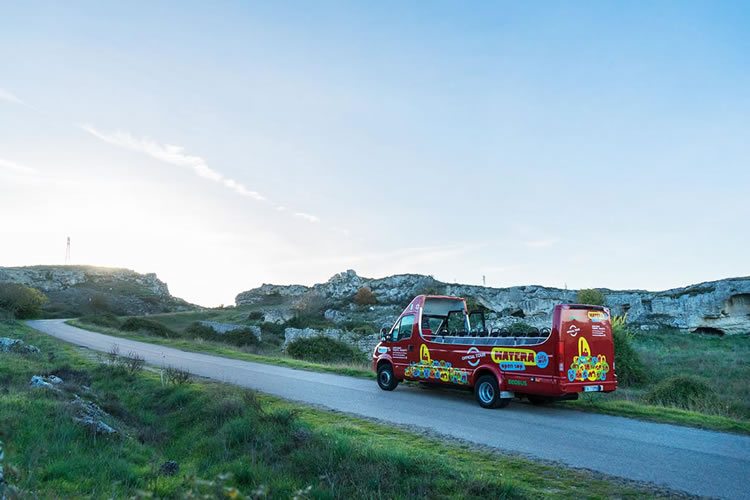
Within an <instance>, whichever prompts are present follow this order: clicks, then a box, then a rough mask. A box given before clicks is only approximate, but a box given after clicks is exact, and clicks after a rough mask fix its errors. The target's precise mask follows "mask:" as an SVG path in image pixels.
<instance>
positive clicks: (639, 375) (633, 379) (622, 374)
mask: <svg viewBox="0 0 750 500" xmlns="http://www.w3.org/2000/svg"><path fill="white" fill-rule="evenodd" d="M612 338H613V340H614V344H615V368H616V369H615V373H617V382H618V383H619V384H620V385H622V386H629V385H638V384H642V383H644V382H646V381H647V380H648V372H647V371H646V367H645V365H644V364H643V361H641V357H640V355H639V354H638V351H636V350H635V349H634V348H633V345H632V338H633V333H631V332H630V331H629V330H628V329H627V328H626V326H625V323H624V321H620V320H617V319H615V321H613V323H612Z"/></svg>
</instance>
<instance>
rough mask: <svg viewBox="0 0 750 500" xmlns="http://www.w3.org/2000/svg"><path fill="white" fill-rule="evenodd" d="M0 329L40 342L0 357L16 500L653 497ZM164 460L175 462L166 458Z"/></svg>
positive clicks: (8, 465)
mask: <svg viewBox="0 0 750 500" xmlns="http://www.w3.org/2000/svg"><path fill="white" fill-rule="evenodd" d="M0 336H6V337H13V338H21V339H23V340H25V341H26V342H28V343H31V344H34V345H36V346H38V347H39V348H40V349H41V352H40V353H38V354H14V353H6V354H0V360H2V362H1V363H0V441H2V443H3V445H4V452H5V453H4V462H3V464H2V465H3V466H4V471H5V478H6V480H7V481H8V483H9V484H10V486H11V487H12V488H14V489H15V490H17V491H20V496H21V497H31V498H35V497H41V498H53V497H54V498H60V497H63V498H64V497H90V498H131V497H138V498H146V497H160V498H185V497H192V498H198V497H200V498H219V497H228V498H263V497H269V498H272V497H276V498H291V497H296V498H353V497H356V498H361V497H370V498H374V497H385V498H415V497H416V498H447V497H457V498H478V497H483V498H484V497H493V498H539V497H549V498H610V497H616V498H623V497H645V496H653V495H654V494H658V493H660V492H659V491H655V490H650V489H646V488H641V487H637V486H633V485H631V484H625V483H622V482H620V481H615V480H608V479H606V478H602V477H600V476H594V475H592V474H589V473H587V472H584V471H576V470H570V469H565V468H562V467H560V466H552V465H546V464H541V463H536V462H532V461H529V460H527V459H523V458H517V457H509V456H504V455H497V454H491V453H485V452H478V451H475V450H472V449H469V448H466V447H462V446H456V445H449V444H446V443H444V442H442V441H439V440H437V439H433V438H427V437H423V436H419V435H417V434H413V433H410V432H407V431H404V430H400V429H398V428H394V427H392V426H385V425H381V424H376V423H372V422H368V421H363V420H360V419H356V418H352V417H346V416H341V415H338V414H333V413H329V412H325V411H321V410H316V409H311V408H307V407H300V406H298V405H294V404H291V403H287V402H283V401H279V400H277V399H274V398H270V397H265V396H260V395H258V394H256V393H254V392H252V391H248V390H244V389H240V388H236V387H233V386H227V385H223V384H219V383H209V382H205V381H196V380H192V381H188V382H187V383H183V384H170V383H165V382H164V381H163V380H162V379H161V377H160V374H159V373H158V372H153V371H140V370H137V369H136V370H133V371H128V370H127V369H125V368H123V365H122V364H112V363H111V362H109V361H108V360H106V359H96V358H94V357H93V356H92V355H91V353H86V352H85V351H83V350H78V349H77V348H75V347H73V346H70V345H68V344H65V343H63V342H60V341H57V340H55V339H53V338H50V337H47V336H44V335H42V334H39V333H36V332H34V331H32V330H30V329H29V328H28V327H26V326H24V325H21V324H19V323H12V322H9V323H0ZM36 374H43V375H51V374H56V375H59V376H60V377H62V378H63V379H64V380H65V382H64V383H63V384H62V385H61V386H60V387H61V388H62V389H61V390H51V389H36V388H31V387H30V386H29V379H30V378H31V376H32V375H36ZM74 394H79V395H80V396H81V397H83V398H85V399H87V400H89V401H92V402H94V403H96V404H98V405H99V406H101V408H102V409H104V410H105V411H106V412H107V413H108V416H106V417H105V419H106V421H107V423H108V424H109V425H111V426H112V427H114V428H115V429H117V430H118V433H117V434H115V435H108V436H107V435H99V434H95V433H92V432H91V431H89V430H87V429H86V428H85V427H83V426H81V424H79V423H76V422H74V421H73V419H72V417H73V416H74V413H73V410H72V406H71V404H70V401H71V400H72V399H73V398H74ZM167 461H174V462H175V464H171V466H169V467H167V466H166V463H167ZM2 487H4V486H0V488H2ZM6 493H7V491H6ZM661 493H663V492H661ZM2 494H3V492H2V491H1V490H0V496H2ZM203 495H206V496H203Z"/></svg>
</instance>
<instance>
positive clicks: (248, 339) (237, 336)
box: [215, 328, 260, 346]
mask: <svg viewBox="0 0 750 500" xmlns="http://www.w3.org/2000/svg"><path fill="white" fill-rule="evenodd" d="M216 335H217V336H218V337H217V338H216V339H215V340H219V341H221V342H226V343H228V344H233V345H236V346H248V345H254V346H257V345H258V344H260V339H258V337H257V336H256V335H255V333H253V331H252V330H251V329H250V328H239V329H237V330H232V331H230V332H227V333H217V334H216Z"/></svg>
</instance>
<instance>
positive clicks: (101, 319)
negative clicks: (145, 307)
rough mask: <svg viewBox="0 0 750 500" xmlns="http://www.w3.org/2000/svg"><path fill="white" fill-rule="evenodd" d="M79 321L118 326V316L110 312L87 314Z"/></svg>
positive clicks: (111, 326)
mask: <svg viewBox="0 0 750 500" xmlns="http://www.w3.org/2000/svg"><path fill="white" fill-rule="evenodd" d="M81 322H83V323H89V324H91V325H97V326H104V327H107V328H120V318H118V317H117V316H115V315H114V314H112V313H102V314H89V315H87V316H83V317H82V318H81Z"/></svg>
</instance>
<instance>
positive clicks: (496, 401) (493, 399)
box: [474, 375, 510, 408]
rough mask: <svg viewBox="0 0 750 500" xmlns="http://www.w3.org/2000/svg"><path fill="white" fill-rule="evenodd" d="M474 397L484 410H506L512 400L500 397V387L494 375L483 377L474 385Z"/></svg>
mask: <svg viewBox="0 0 750 500" xmlns="http://www.w3.org/2000/svg"><path fill="white" fill-rule="evenodd" d="M474 397H475V398H476V400H477V403H479V406H481V407H482V408H504V407H506V406H508V404H509V403H510V399H507V398H501V397H500V387H499V386H498V385H497V379H496V378H495V377H494V376H492V375H482V376H481V377H479V380H477V383H476V384H475V385H474Z"/></svg>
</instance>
